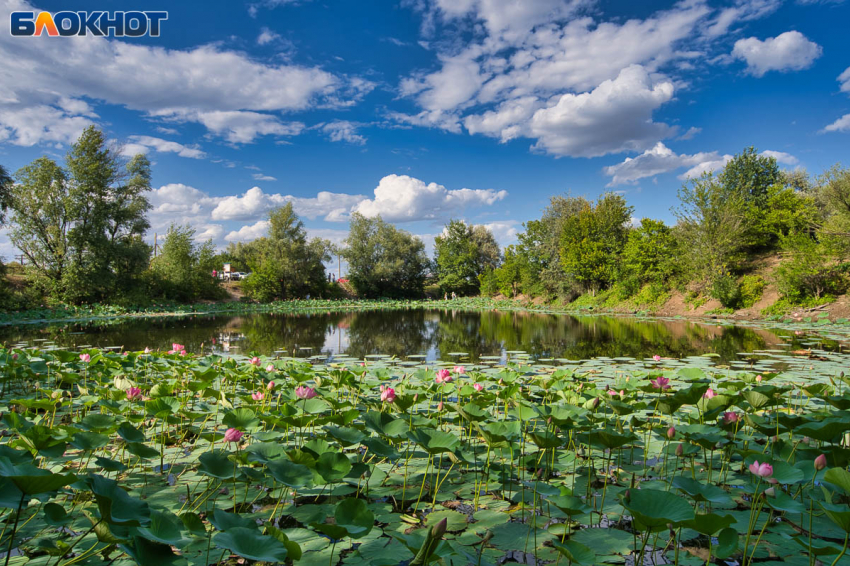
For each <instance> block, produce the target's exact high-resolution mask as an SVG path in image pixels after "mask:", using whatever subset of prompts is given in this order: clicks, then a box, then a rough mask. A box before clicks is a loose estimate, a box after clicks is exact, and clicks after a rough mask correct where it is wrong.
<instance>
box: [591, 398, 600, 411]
mask: <svg viewBox="0 0 850 566" xmlns="http://www.w3.org/2000/svg"><path fill="white" fill-rule="evenodd" d="M598 406H599V397H594V398H593V401H591V403H590V408H591V409H596V408H597V407H598Z"/></svg>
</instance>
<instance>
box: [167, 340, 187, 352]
mask: <svg viewBox="0 0 850 566" xmlns="http://www.w3.org/2000/svg"><path fill="white" fill-rule="evenodd" d="M171 349H172V350H174V351H175V352H182V351H183V350H185V349H186V346H184V345H183V344H178V343H177V342H174V343H173V344H171Z"/></svg>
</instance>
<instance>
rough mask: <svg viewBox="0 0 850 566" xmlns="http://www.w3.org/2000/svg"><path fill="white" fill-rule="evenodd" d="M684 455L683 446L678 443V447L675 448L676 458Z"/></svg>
mask: <svg viewBox="0 0 850 566" xmlns="http://www.w3.org/2000/svg"><path fill="white" fill-rule="evenodd" d="M684 453H685V445H684V444H682V443H681V442H680V443H679V445H678V446H676V457H677V458H679V457H681V456H682V454H684Z"/></svg>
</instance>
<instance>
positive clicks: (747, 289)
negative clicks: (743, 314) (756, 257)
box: [739, 275, 765, 308]
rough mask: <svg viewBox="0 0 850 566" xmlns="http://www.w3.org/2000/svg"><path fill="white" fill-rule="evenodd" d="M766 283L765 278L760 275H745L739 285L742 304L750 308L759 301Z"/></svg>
mask: <svg viewBox="0 0 850 566" xmlns="http://www.w3.org/2000/svg"><path fill="white" fill-rule="evenodd" d="M764 285H765V283H764V279H763V278H762V277H761V276H760V275H744V276H743V277H742V278H741V283H740V285H739V289H740V295H741V306H742V307H744V308H749V307H751V306H753V305H754V304H756V303H757V302H759V300H760V299H761V295H762V293H763V292H764Z"/></svg>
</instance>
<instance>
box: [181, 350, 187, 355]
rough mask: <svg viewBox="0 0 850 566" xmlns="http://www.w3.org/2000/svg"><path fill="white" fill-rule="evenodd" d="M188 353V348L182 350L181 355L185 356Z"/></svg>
mask: <svg viewBox="0 0 850 566" xmlns="http://www.w3.org/2000/svg"><path fill="white" fill-rule="evenodd" d="M187 353H188V352H186V350H180V355H181V356H185V355H186V354H187Z"/></svg>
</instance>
